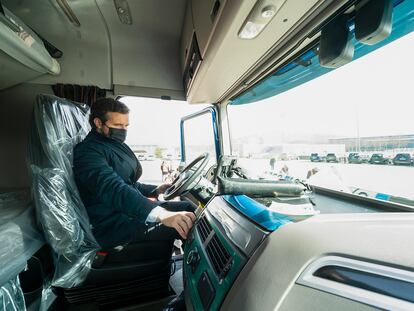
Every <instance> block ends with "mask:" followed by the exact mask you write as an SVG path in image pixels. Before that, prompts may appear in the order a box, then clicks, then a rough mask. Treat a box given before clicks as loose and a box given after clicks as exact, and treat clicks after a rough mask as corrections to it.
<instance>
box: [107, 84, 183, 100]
mask: <svg viewBox="0 0 414 311" xmlns="http://www.w3.org/2000/svg"><path fill="white" fill-rule="evenodd" d="M114 94H115V95H116V96H138V97H151V98H161V97H162V96H169V97H170V99H174V100H185V95H184V91H182V90H180V91H178V90H165V89H156V88H150V87H139V86H126V85H117V84H115V85H114Z"/></svg>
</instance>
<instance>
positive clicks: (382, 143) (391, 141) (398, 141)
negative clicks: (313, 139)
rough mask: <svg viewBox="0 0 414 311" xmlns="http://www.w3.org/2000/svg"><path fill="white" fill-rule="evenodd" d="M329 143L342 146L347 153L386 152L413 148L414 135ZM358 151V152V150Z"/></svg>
mask: <svg viewBox="0 0 414 311" xmlns="http://www.w3.org/2000/svg"><path fill="white" fill-rule="evenodd" d="M329 142H330V143H333V144H344V145H345V148H346V151H347V152H352V151H362V152H365V151H368V152H369V151H387V150H394V149H397V150H404V149H413V148H414V134H410V135H393V136H371V137H360V138H359V139H358V138H356V137H352V138H335V139H330V140H329ZM358 149H359V150H358Z"/></svg>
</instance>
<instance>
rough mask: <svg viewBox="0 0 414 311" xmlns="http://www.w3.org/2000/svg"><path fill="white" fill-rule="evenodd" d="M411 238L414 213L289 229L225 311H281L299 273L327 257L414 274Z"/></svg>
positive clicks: (243, 278)
mask: <svg viewBox="0 0 414 311" xmlns="http://www.w3.org/2000/svg"><path fill="white" fill-rule="evenodd" d="M413 236H414V214H412V213H387V214H385V213H375V214H324V215H318V216H314V217H312V218H310V219H308V220H305V221H302V222H299V223H291V224H288V225H285V226H283V227H281V228H280V229H278V230H277V231H276V232H274V233H273V234H271V235H270V237H269V238H268V239H267V241H266V242H265V243H264V244H263V245H262V247H261V250H260V251H259V252H258V253H257V254H256V258H255V259H254V260H252V261H251V262H250V263H248V267H246V268H245V269H244V270H243V271H242V272H241V274H240V275H239V277H238V279H237V281H236V283H235V285H234V286H233V288H232V289H231V290H230V292H229V294H228V296H227V298H226V300H225V302H224V304H223V310H239V311H241V310H279V308H280V307H281V306H283V304H284V301H285V299H287V297H289V295H290V291H291V290H292V287H293V286H294V285H295V282H296V280H297V279H298V277H299V275H300V274H301V272H302V271H303V270H304V269H305V268H306V267H307V266H308V265H309V264H310V263H311V262H312V261H313V260H315V259H317V258H319V257H322V256H325V255H328V254H335V255H336V256H345V257H351V258H354V259H360V260H365V261H373V262H375V263H381V264H385V265H391V266H395V267H400V268H405V269H408V270H413V268H414V248H413V247H412V245H413V242H412V237H413ZM374 245H375V247H373V246H374ZM270 272H271V273H270ZM342 299H344V298H339V297H338V301H339V300H342ZM286 303H290V302H286ZM259 307H260V308H259ZM334 309H335V308H334ZM334 309H333V310H334ZM285 310H286V309H285ZM298 310H300V309H298Z"/></svg>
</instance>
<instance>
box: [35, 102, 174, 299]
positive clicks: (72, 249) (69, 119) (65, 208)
mask: <svg viewBox="0 0 414 311" xmlns="http://www.w3.org/2000/svg"><path fill="white" fill-rule="evenodd" d="M88 114H89V107H88V106H86V105H82V104H79V103H75V102H71V101H69V100H65V99H62V98H59V97H55V96H50V95H38V96H37V98H36V100H35V104H34V112H33V119H32V124H31V132H30V137H29V145H28V157H27V161H28V165H29V169H30V173H31V177H32V192H33V199H34V203H35V207H36V214H37V220H38V222H39V223H40V225H41V227H42V229H43V233H44V236H45V239H46V242H47V244H49V246H50V247H51V249H52V250H53V254H54V262H55V273H54V276H53V280H52V286H53V287H54V288H55V289H57V291H58V292H63V293H64V295H65V297H66V298H67V300H68V301H69V302H84V301H91V300H92V301H97V302H100V303H107V302H111V303H116V302H117V301H119V300H124V299H125V298H130V297H133V298H134V301H137V298H140V297H141V298H142V299H145V298H151V299H155V298H158V297H165V296H166V295H168V294H169V285H168V280H169V276H170V270H171V264H170V260H169V259H166V258H169V257H170V256H168V254H167V256H166V255H165V253H166V252H169V254H171V252H172V250H171V245H170V244H166V245H165V247H163V246H164V245H160V242H157V244H155V243H154V242H144V243H139V244H134V245H131V246H128V247H121V246H120V247H116V248H114V249H106V250H102V249H101V248H100V246H99V245H98V243H97V242H96V240H95V238H94V236H93V234H92V231H91V227H90V224H89V218H88V215H87V212H86V209H85V207H84V205H83V203H82V201H81V199H80V196H79V193H78V190H77V187H76V184H75V182H74V178H73V172H72V156H73V147H74V146H75V145H76V144H77V143H78V142H80V141H81V140H83V138H84V137H85V136H86V134H87V133H88V131H89V124H88ZM148 253H152V254H157V255H154V256H151V259H147V260H145V259H144V260H142V259H141V260H138V259H137V258H142V255H144V254H148ZM140 255H141V256H140ZM158 256H159V257H158ZM152 258H156V259H152ZM157 258H160V259H157ZM138 300H139V299H138Z"/></svg>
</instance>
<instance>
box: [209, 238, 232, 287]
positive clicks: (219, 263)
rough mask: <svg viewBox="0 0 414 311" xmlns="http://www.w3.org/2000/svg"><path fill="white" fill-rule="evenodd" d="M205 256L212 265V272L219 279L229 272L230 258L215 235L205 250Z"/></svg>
mask: <svg viewBox="0 0 414 311" xmlns="http://www.w3.org/2000/svg"><path fill="white" fill-rule="evenodd" d="M206 251H207V255H208V257H209V259H210V262H211V264H212V265H213V268H214V272H215V273H216V275H217V276H218V278H219V279H222V278H224V277H225V276H226V274H227V272H228V271H229V270H230V266H231V257H230V254H229V252H228V251H227V249H226V248H225V247H224V246H223V244H222V243H221V242H220V240H219V239H218V237H217V235H213V237H212V238H211V240H210V242H209V243H208V245H207V248H206Z"/></svg>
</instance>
